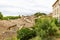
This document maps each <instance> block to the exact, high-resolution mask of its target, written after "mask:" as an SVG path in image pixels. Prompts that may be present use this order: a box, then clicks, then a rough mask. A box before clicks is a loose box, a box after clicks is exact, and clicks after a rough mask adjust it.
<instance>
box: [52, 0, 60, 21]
mask: <svg viewBox="0 0 60 40" xmlns="http://www.w3.org/2000/svg"><path fill="white" fill-rule="evenodd" d="M52 7H53V17H56V18H57V19H58V20H60V0H56V2H55V3H54V4H53V5H52Z"/></svg>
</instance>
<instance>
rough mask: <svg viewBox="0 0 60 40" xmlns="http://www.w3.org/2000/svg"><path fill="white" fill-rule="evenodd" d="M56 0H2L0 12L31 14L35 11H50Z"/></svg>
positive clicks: (5, 14)
mask: <svg viewBox="0 0 60 40" xmlns="http://www.w3.org/2000/svg"><path fill="white" fill-rule="evenodd" d="M55 1H56V0H0V12H2V13H3V15H4V16H7V15H31V14H34V13H35V12H45V13H49V12H51V11H52V4H53V3H54V2H55Z"/></svg>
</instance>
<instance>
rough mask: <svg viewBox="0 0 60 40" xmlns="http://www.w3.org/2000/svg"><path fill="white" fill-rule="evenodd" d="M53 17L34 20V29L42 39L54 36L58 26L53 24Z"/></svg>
mask: <svg viewBox="0 0 60 40" xmlns="http://www.w3.org/2000/svg"><path fill="white" fill-rule="evenodd" d="M55 22H56V21H55V18H38V19H36V20H35V23H36V24H35V30H36V33H37V35H38V36H40V37H41V38H42V40H45V39H46V40H48V39H49V38H50V39H51V40H52V38H51V37H53V36H55V35H56V33H57V30H58V27H57V26H56V24H55Z"/></svg>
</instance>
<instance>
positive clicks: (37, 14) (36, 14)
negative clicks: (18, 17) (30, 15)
mask: <svg viewBox="0 0 60 40" xmlns="http://www.w3.org/2000/svg"><path fill="white" fill-rule="evenodd" d="M34 15H35V16H36V17H38V16H42V15H46V14H45V13H40V12H37V13H35V14H34Z"/></svg>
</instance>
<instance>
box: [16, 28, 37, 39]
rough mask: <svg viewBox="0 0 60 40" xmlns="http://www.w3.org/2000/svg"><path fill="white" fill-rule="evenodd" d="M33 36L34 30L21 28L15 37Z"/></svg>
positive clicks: (34, 34) (26, 37)
mask: <svg viewBox="0 0 60 40" xmlns="http://www.w3.org/2000/svg"><path fill="white" fill-rule="evenodd" d="M35 36H36V32H35V31H34V30H30V29H28V28H22V29H21V30H18V31H17V38H18V39H20V40H28V39H30V38H32V37H35Z"/></svg>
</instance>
